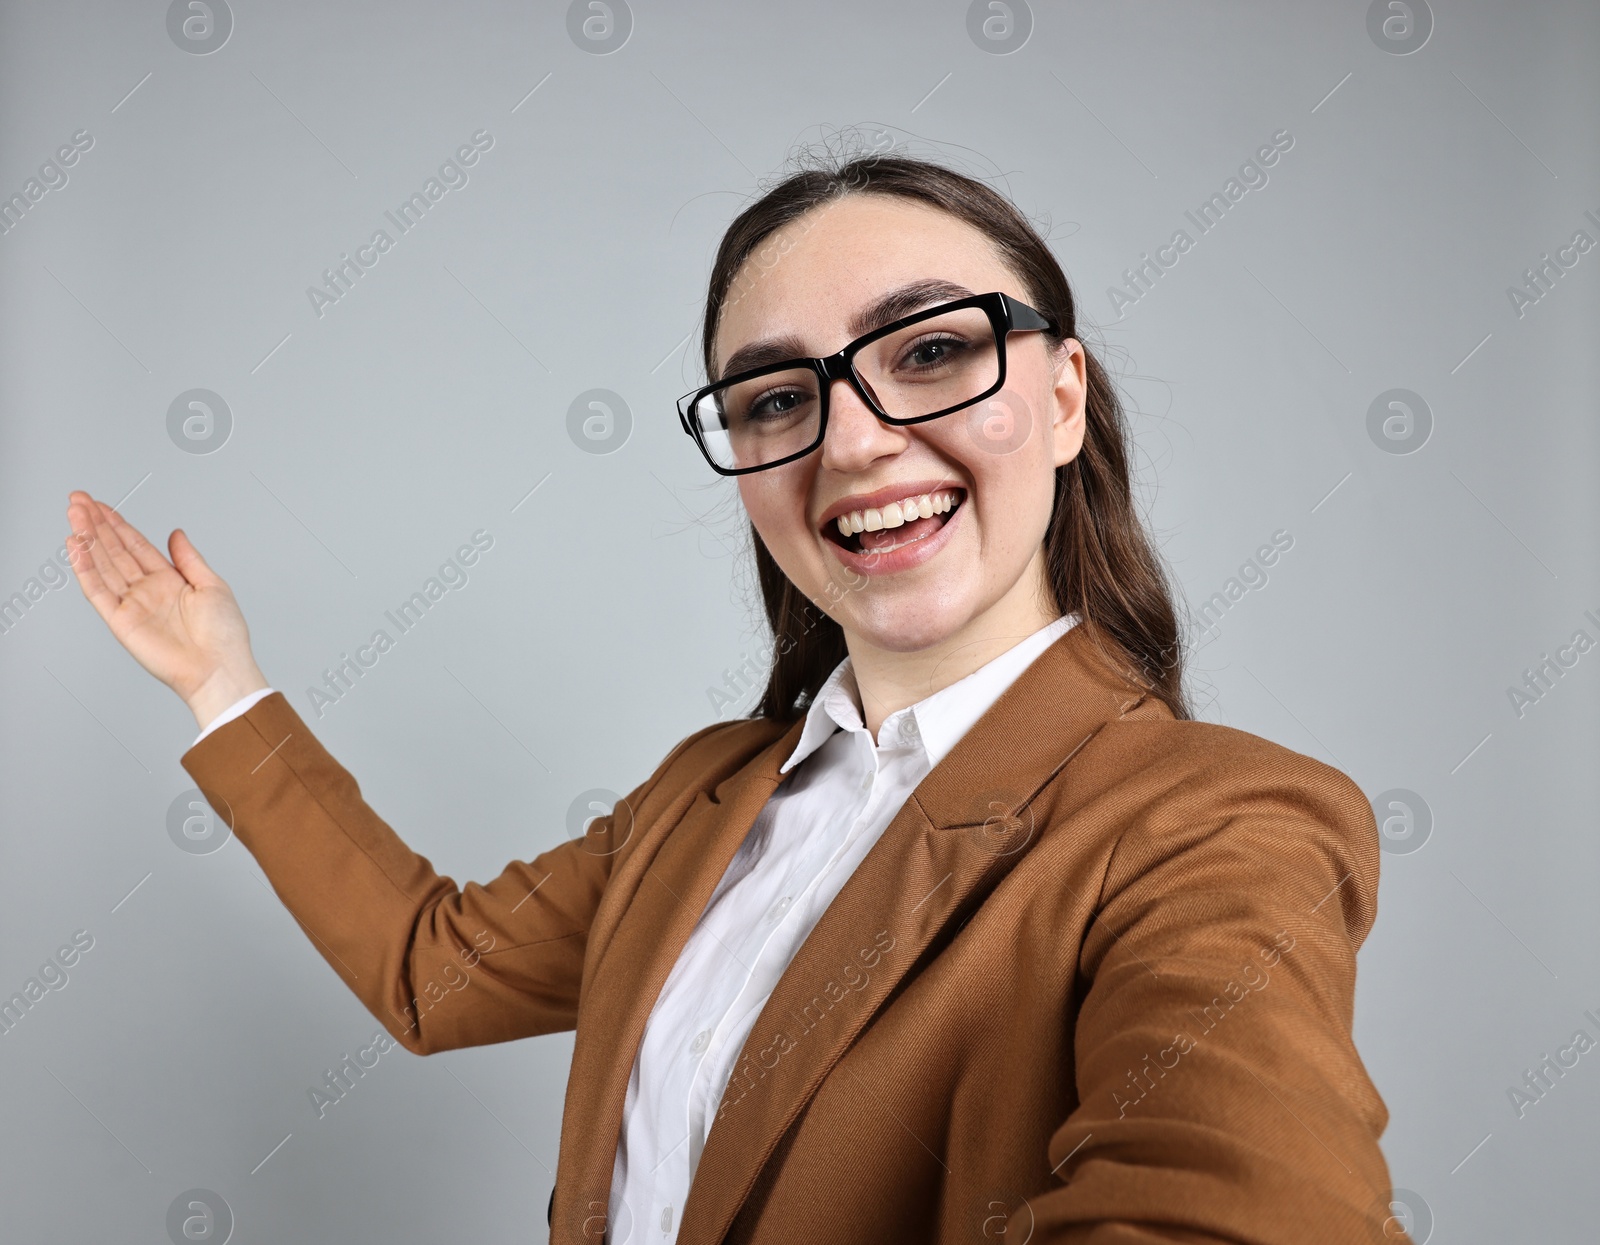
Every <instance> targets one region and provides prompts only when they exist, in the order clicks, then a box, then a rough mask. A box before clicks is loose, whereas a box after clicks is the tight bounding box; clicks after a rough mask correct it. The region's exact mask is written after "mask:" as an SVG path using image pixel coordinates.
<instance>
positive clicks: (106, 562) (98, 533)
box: [87, 498, 128, 601]
mask: <svg viewBox="0 0 1600 1245" xmlns="http://www.w3.org/2000/svg"><path fill="white" fill-rule="evenodd" d="M101 505H102V503H100V502H98V501H95V500H94V499H93V498H91V499H90V501H89V505H88V507H87V509H88V512H89V527H90V528H91V529H92V531H93V532H94V539H93V540H92V541H91V542H90V544H89V556H90V558H91V559H93V561H94V568H95V570H96V572H98V573H99V575H100V578H101V579H102V580H104V581H105V585H106V587H107V588H108V589H110V590H111V591H112V592H113V593H115V594H116V598H117V600H118V601H121V600H122V598H123V597H125V596H126V595H127V594H128V581H127V580H126V579H124V578H123V577H122V573H121V572H120V571H119V570H117V568H116V564H115V563H113V562H112V561H111V555H110V554H108V553H107V552H106V538H107V536H108V535H109V532H110V524H108V523H107V522H106V521H105V519H104V518H103V517H102V516H101V513H100V510H101Z"/></svg>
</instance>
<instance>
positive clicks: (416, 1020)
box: [68, 156, 1403, 1245]
mask: <svg viewBox="0 0 1600 1245" xmlns="http://www.w3.org/2000/svg"><path fill="white" fill-rule="evenodd" d="M1075 331H1076V330H1075V317H1074V307H1073V299H1072V295H1071V293H1070V291H1069V289H1068V285H1067V282H1066V279H1065V277H1064V276H1063V274H1062V272H1061V269H1060V268H1059V266H1058V265H1057V264H1056V262H1055V260H1054V258H1053V256H1052V255H1051V253H1050V251H1049V249H1048V247H1047V246H1046V245H1045V243H1044V242H1043V241H1042V240H1041V239H1040V237H1039V236H1038V234H1037V233H1036V232H1035V231H1034V230H1033V229H1032V228H1031V227H1030V226H1029V225H1028V223H1027V222H1026V221H1025V219H1024V218H1023V217H1022V216H1021V215H1020V214H1019V213H1018V211H1017V210H1016V209H1015V208H1014V207H1013V206H1012V205H1011V204H1010V203H1009V202H1008V201H1007V200H1005V199H1004V198H1003V197H1001V196H1000V195H998V194H996V193H995V192H993V191H992V190H990V189H989V188H988V187H986V186H984V185H983V184H982V183H980V182H977V181H974V180H971V179H969V178H967V177H965V176H963V175H961V174H958V173H956V172H953V171H951V170H948V169H945V168H942V167H939V166H937V165H934V164H930V163H927V162H923V161H919V160H914V159H909V158H904V157H896V156H887V157H863V158H859V159H856V160H853V161H849V162H845V163H843V164H842V165H841V166H839V167H834V168H831V169H828V168H824V169H815V170H809V171H803V172H800V173H797V174H795V175H794V176H792V177H790V178H789V179H787V180H785V181H784V182H782V183H781V184H779V185H777V186H776V187H775V188H773V189H772V190H771V191H770V192H768V193H767V194H766V195H764V196H763V197H762V198H761V199H760V200H759V201H758V202H756V203H755V204H754V205H753V206H751V207H749V208H748V209H747V210H746V211H744V212H743V213H742V214H741V215H740V216H739V217H738V219H737V220H735V221H734V223H733V225H732V226H731V227H730V229H729V231H728V233H727V235H726V236H725V238H724V239H723V242H722V245H721V248H720V251H719V253H718V256H717V260H716V264H715V267H714V270H713V273H712V277H711V283H710V294H709V298H708V300H707V312H706V322H705V330H704V339H703V349H704V360H705V366H706V371H707V375H708V376H709V377H711V378H713V379H714V380H715V381H716V382H717V384H715V385H708V386H707V387H705V388H704V389H701V390H698V391H697V392H696V393H694V394H690V395H686V397H685V398H684V399H683V401H682V402H681V403H680V406H679V413H680V418H681V420H682V423H683V426H684V428H685V430H686V431H687V432H689V433H690V435H691V436H692V437H693V438H694V441H695V444H696V445H697V446H698V447H699V449H700V451H701V453H702V454H703V456H704V457H705V459H706V461H707V464H708V465H709V466H710V467H711V468H713V469H714V470H716V471H718V472H721V473H723V474H727V475H731V476H732V477H733V478H734V479H735V480H736V483H737V487H738V490H739V496H740V498H741V500H742V502H743V505H744V507H745V509H746V510H747V511H748V513H749V516H750V520H751V524H752V528H753V535H754V542H753V543H754V548H755V556H756V560H757V567H758V570H759V575H760V582H761V585H762V589H763V595H764V598H765V604H766V610H767V616H768V620H769V622H770V624H771V627H772V631H773V635H774V640H775V643H774V649H773V660H772V668H771V675H770V680H769V682H768V685H767V688H766V693H765V696H764V697H763V699H762V701H761V704H760V706H759V709H758V712H757V715H756V716H754V717H752V718H749V719H744V720H738V721H728V722H720V723H717V724H714V725H712V726H709V727H706V728H705V729H703V730H700V731H697V732H696V733H694V734H692V735H690V736H689V737H688V738H686V739H684V740H682V741H681V742H680V743H679V744H678V745H677V746H676V747H675V748H673V750H672V751H671V753H670V754H669V755H668V756H667V757H666V759H665V760H663V761H662V763H661V764H660V766H659V767H658V768H657V769H656V771H655V773H653V774H652V775H651V776H650V777H649V778H648V779H647V780H646V781H645V782H644V783H642V784H641V785H640V786H639V787H637V788H635V789H634V790H633V791H632V792H630V793H629V794H628V795H627V796H626V797H624V799H622V800H621V801H619V802H618V804H617V806H616V808H615V809H614V810H613V811H612V812H611V813H610V814H607V815H606V816H603V817H600V818H597V819H596V820H595V821H594V822H593V823H592V824H591V826H590V827H589V829H588V831H587V832H586V834H585V835H584V836H582V837H581V838H578V839H574V840H571V841H569V842H566V843H563V844H562V845H561V846H559V847H557V848H554V849H552V850H550V851H547V852H544V853H543V854H541V855H539V856H538V857H536V858H535V859H534V860H532V861H531V862H521V861H518V862H513V863H512V864H511V865H509V866H508V867H507V868H506V870H505V871H504V872H503V873H502V874H501V875H500V876H499V877H498V878H496V879H495V880H494V881H492V882H490V883H488V884H487V885H478V884H475V883H474V884H468V885H467V886H466V887H464V888H461V889H458V888H457V887H456V885H455V884H454V883H453V882H452V881H451V880H450V879H449V878H445V877H441V876H439V875H438V874H436V873H435V872H434V871H433V869H432V868H431V866H430V865H429V863H428V861H427V860H425V859H424V858H422V857H421V856H418V855H416V854H415V853H413V852H411V851H410V850H409V849H408V848H407V847H406V846H405V844H404V843H402V842H401V841H400V839H399V838H398V837H396V835H395V834H394V833H393V831H391V830H390V828H389V827H388V826H387V825H386V824H385V823H384V822H383V821H382V820H381V819H380V818H379V817H378V815H377V814H376V813H375V812H374V811H373V810H372V809H371V808H370V807H369V806H368V805H367V804H366V803H365V802H364V801H363V800H362V798H361V795H360V792H359V790H358V788H357V786H356V783H355V780H354V779H353V778H352V777H351V776H350V775H349V774H348V773H347V772H346V771H345V770H344V769H343V768H342V767H340V766H339V764H338V763H337V762H336V761H335V760H334V759H333V758H332V757H331V756H330V755H329V754H328V753H327V752H326V751H325V750H324V749H323V748H322V746H321V745H320V744H319V743H318V742H317V740H316V739H315V737H314V736H313V735H312V733H311V732H310V730H309V729H308V728H307V727H306V724H305V723H304V722H303V721H302V720H301V719H300V717H299V716H298V715H297V714H296V713H295V711H294V710H293V709H292V708H291V707H290V706H289V703H288V701H287V700H286V699H285V698H284V697H283V696H282V695H281V694H279V693H276V692H274V691H272V690H271V688H270V687H269V686H268V684H267V680H266V679H265V677H264V676H263V675H262V673H261V671H260V670H259V669H258V668H257V666H256V664H255V662H254V660H253V658H252V657H251V654H250V647H249V640H248V632H247V630H246V627H245V623H244V619H243V618H242V616H241V615H240V613H239V611H238V608H237V606H236V605H235V604H234V601H233V597H232V594H231V593H230V591H229V589H228V587H227V585H226V584H225V583H224V582H223V581H222V580H221V579H220V578H218V577H217V575H216V574H215V573H214V572H213V571H212V570H211V569H210V567H209V566H208V565H207V564H206V562H205V561H204V560H203V559H202V558H201V556H200V554H199V553H198V552H197V551H196V550H195V548H194V546H193V545H192V544H190V543H189V540H188V538H187V537H186V536H185V535H184V534H183V533H182V532H181V531H175V532H174V533H173V534H172V537H171V539H170V541H169V549H170V552H171V562H170V563H169V562H168V561H167V559H166V558H165V557H163V556H162V555H161V554H160V553H159V552H158V551H157V550H155V549H154V548H153V547H152V546H150V545H149V543H148V542H146V541H145V540H144V539H143V538H142V537H140V536H139V534H138V533H137V532H135V531H134V530H133V529H132V528H131V527H129V526H128V524H127V523H126V522H125V521H123V520H122V518H121V517H120V516H119V515H117V514H115V513H114V512H113V511H111V510H110V509H109V507H107V506H105V505H104V504H103V503H97V502H93V501H91V499H90V498H89V497H88V496H87V494H83V493H75V494H73V498H72V502H71V505H70V506H69V512H68V513H69V519H70V521H71V523H72V525H73V527H74V529H75V530H76V531H78V532H84V533H89V532H92V534H93V537H94V539H93V541H92V542H85V543H87V544H89V545H90V547H89V548H88V549H87V550H86V551H85V552H84V553H83V554H80V555H79V556H78V557H77V559H76V563H77V566H78V578H79V582H80V583H81V584H82V586H83V589H84V591H85V593H86V594H87V595H88V596H89V599H90V600H91V602H92V603H93V604H94V606H95V608H96V609H97V611H98V612H99V613H100V614H101V616H102V617H103V618H105V619H106V621H107V622H108V623H109V624H110V626H111V628H112V631H113V634H114V635H115V636H116V637H117V638H118V639H119V640H120V641H122V643H124V644H125V645H126V646H127V647H128V648H129V650H130V651H131V652H132V653H133V655H134V656H135V657H136V658H137V659H138V660H139V661H140V662H142V663H143V664H144V665H145V667H146V668H147V669H149V670H150V671H151V673H153V674H154V675H156V677H158V678H160V679H161V680H163V681H164V682H166V683H167V684H169V685H170V686H171V687H173V688H174V690H176V691H177V692H178V693H179V694H180V695H181V696H183V697H184V699H185V701H186V702H187V703H188V704H189V705H190V707H191V708H192V709H193V710H194V713H195V717H196V720H197V721H198V722H199V723H200V725H201V726H202V727H203V728H204V730H203V732H202V735H201V738H200V739H199V740H198V741H196V743H195V745H194V746H193V747H192V748H191V749H190V750H189V751H188V752H187V753H186V754H185V755H184V757H183V764H184V766H185V768H186V769H187V770H188V772H189V773H190V774H191V775H192V776H193V778H194V780H195V782H196V783H197V785H198V786H199V787H200V789H201V790H202V791H203V792H204V793H205V795H206V797H207V799H208V800H209V801H210V802H211V804H212V806H213V807H214V808H215V809H216V810H217V811H218V812H219V813H221V814H222V815H223V816H224V817H225V818H227V819H229V820H230V822H231V824H232V825H233V828H234V831H235V833H236V834H237V835H238V837H239V840H240V841H241V842H242V843H244V845H245V846H246V847H247V848H248V849H249V850H250V851H251V852H252V853H253V854H254V855H255V857H256V859H257V860H258V861H259V862H260V864H261V867H262V868H263V870H264V871H265V872H266V874H267V876H268V878H270V879H271V881H272V884H273V886H274V887H275V888H276V890H277V893H278V894H279V895H280V896H281V897H282V899H283V900H284V902H285V903H286V904H287V905H288V907H289V908H290V909H291V910H292V911H293V912H294V914H295V916H296V917H297V918H298V919H299V920H300V921H301V922H302V923H303V924H304V925H305V926H306V928H307V929H308V931H309V932H310V933H311V934H312V935H313V936H314V940H315V945H316V946H317V947H318V949H319V950H320V951H321V952H322V954H323V955H324V956H325V957H326V959H327V961H328V963H329V965H330V966H331V967H332V969H333V970H334V972H336V973H338V974H339V975H340V977H341V978H343V979H344V980H345V981H346V982H347V984H349V985H350V987H351V989H352V990H354V991H355V992H356V994H357V995H358V996H359V997H360V998H361V1000H362V1001H363V1002H364V1003H365V1004H366V1006H367V1007H368V1008H369V1009H370V1010H371V1011H372V1013H373V1014H374V1015H375V1016H376V1017H377V1018H378V1019H379V1020H380V1021H381V1022H382V1023H383V1024H384V1026H385V1027H386V1028H387V1030H388V1032H389V1033H390V1034H392V1035H393V1037H394V1038H395V1039H396V1040H397V1041H399V1042H400V1043H402V1044H403V1045H405V1046H406V1048H407V1049H409V1050H411V1051H414V1052H416V1053H418V1054H427V1053H430V1052H433V1051H441V1050H450V1049H453V1048H456V1047H461V1046H469V1045H475V1044H481V1043H487V1042H499V1041H507V1040H510V1039H513V1038H519V1037H525V1036H529V1035H533V1034H541V1033H549V1032H553V1031H556V1030H561V1029H569V1028H573V1027H576V1030H577V1035H576V1039H575V1044H574V1051H573V1061H572V1070H571V1075H570V1078H569V1082H568V1088H567V1097H566V1108H565V1115H564V1118H563V1123H562V1138H561V1153H560V1160H559V1168H558V1171H557V1173H556V1181H555V1189H554V1192H553V1195H552V1199H551V1212H550V1221H551V1230H552V1238H551V1239H552V1240H556V1241H594V1240H600V1239H609V1240H611V1241H613V1242H622V1241H630V1240H631V1241H637V1242H644V1241H650V1242H656V1241H672V1240H675V1239H676V1240H681V1241H684V1242H691V1241H692V1242H715V1241H721V1240H729V1241H741V1242H742V1241H785V1242H788V1241H794V1240H806V1241H811V1242H821V1243H825V1245H826V1243H832V1242H846V1241H852V1242H853V1241H875V1242H886V1241H905V1242H912V1241H916V1242H927V1241H940V1242H955V1241H967V1240H974V1239H986V1238H989V1239H992V1238H997V1237H999V1236H1001V1235H1002V1234H1008V1239H1011V1240H1014V1241H1022V1240H1033V1241H1067V1240H1071V1241H1084V1242H1088V1241H1096V1242H1106V1243H1107V1245H1109V1243H1110V1242H1113V1241H1126V1242H1130V1243H1131V1242H1134V1241H1151V1242H1154V1241H1185V1242H1198V1241H1250V1242H1285V1243H1289V1242H1292V1243H1293V1245H1309V1243H1311V1242H1329V1243H1330V1245H1331V1243H1333V1242H1339V1243H1341V1245H1343V1243H1345V1242H1352V1241H1367V1240H1374V1241H1375V1240H1383V1239H1402V1237H1403V1234H1402V1233H1400V1232H1399V1231H1398V1230H1396V1229H1395V1227H1394V1225H1393V1223H1392V1221H1388V1216H1387V1203H1388V1199H1389V1194H1390V1188H1389V1179H1388V1171H1387V1167H1386V1165H1385V1162H1384V1158H1383V1155H1382V1153H1381V1151H1380V1150H1379V1148H1378V1144H1377V1142H1378V1137H1379V1136H1380V1135H1381V1133H1382V1131H1383V1129H1384V1127H1385V1125H1386V1122H1387V1111H1386V1109H1385V1107H1384V1105H1383V1102H1382V1100H1381V1099H1380V1097H1379V1095H1378V1094H1377V1092H1376V1090H1375V1088H1374V1087H1373V1085H1372V1083H1371V1081H1370V1079H1369V1078H1368V1076H1367V1074H1366V1071H1365V1068H1364V1067H1363V1065H1362V1063H1361V1060H1360V1057H1359V1056H1358V1054H1357V1052H1356V1050H1355V1048H1354V1046H1353V1044H1352V1041H1351V1020H1352V1007H1353V994H1354V978H1355V965H1356V950H1357V947H1358V946H1359V945H1360V943H1361V941H1362V940H1363V939H1364V938H1365V936H1366V934H1367V932H1368V930H1369V929H1370V928H1371V925H1372V922H1373V919H1374V916H1375V904H1376V890H1377V880H1378V840H1377V834H1376V827H1375V825H1374V822H1373V818H1372V814H1371V811H1370V809H1369V806H1368V804H1367V801H1366V800H1365V799H1364V797H1363V796H1362V794H1361V792H1360V791H1359V790H1358V789H1357V787H1356V786H1355V784H1354V783H1353V782H1351V781H1350V779H1349V778H1347V777H1346V776H1345V775H1343V774H1342V773H1340V772H1338V771H1337V770H1334V769H1331V768H1329V767H1328V766H1326V765H1323V764H1321V763H1320V762H1318V761H1315V760H1312V759H1310V758H1308V757H1305V756H1301V755H1299V754H1297V753H1294V752H1291V751H1289V750H1287V749H1285V748H1283V747H1280V746H1278V745H1275V744H1272V743H1269V742H1268V741H1266V740H1263V739H1260V738H1257V737H1256V736H1253V735H1249V734H1246V733H1244V732H1241V731H1236V730H1231V729H1228V728H1226V727H1221V726H1213V725H1209V724H1204V723H1199V722H1195V721H1193V720H1191V719H1190V715H1189V712H1188V709H1187V707H1186V704H1185V700H1184V696H1183V692H1182V687H1181V650H1180V643H1179V634H1178V627H1177V623H1176V619H1175V615H1174V610H1173V607H1172V604H1171V601H1170V598H1169V595H1168V591H1167V588H1166V586H1165V581H1164V577H1163V574H1162V572H1161V569H1160V566H1159V563H1158V561H1157V559H1156V557H1155V555H1154V553H1153V551H1152V549H1151V546H1150V543H1149V540H1148V538H1147V536H1146V534H1145V533H1144V531H1143V530H1142V528H1141V525H1140V521H1139V519H1138V517H1137V515H1136V512H1135V510H1134V507H1133V504H1132V500H1131V494H1130V483H1129V471H1128V455H1127V446H1126V443H1125V435H1126V434H1125V431H1124V427H1123V421H1122V414H1121V411H1120V408H1119V405H1118V401H1117V397H1116V394H1115V391H1114V389H1113V387H1112V385H1111V384H1110V382H1109V381H1108V379H1107V377H1106V374H1105V373H1104V372H1103V371H1102V369H1101V368H1100V366H1099V365H1098V364H1097V363H1096V362H1095V360H1094V359H1093V358H1091V357H1090V355H1089V353H1088V351H1087V350H1086V349H1085V347H1084V346H1083V345H1082V344H1081V343H1080V342H1079V341H1078V340H1077V339H1076V337H1075V336H1074V334H1075ZM847 343H848V344H847ZM713 1125H715V1127H713ZM1386 1233H1387V1236H1386Z"/></svg>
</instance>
